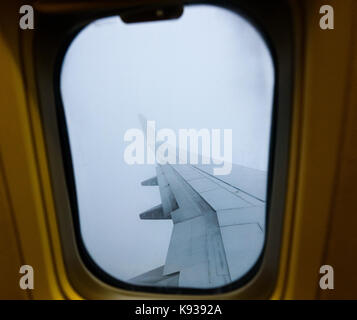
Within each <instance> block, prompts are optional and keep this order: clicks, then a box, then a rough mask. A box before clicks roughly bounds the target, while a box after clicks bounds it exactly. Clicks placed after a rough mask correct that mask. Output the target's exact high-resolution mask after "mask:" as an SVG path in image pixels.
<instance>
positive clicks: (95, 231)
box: [61, 5, 274, 280]
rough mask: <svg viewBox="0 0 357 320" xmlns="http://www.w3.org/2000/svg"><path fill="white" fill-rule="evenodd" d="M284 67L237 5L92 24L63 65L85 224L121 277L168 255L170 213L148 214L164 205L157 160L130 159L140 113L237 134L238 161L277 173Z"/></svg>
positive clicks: (102, 259) (102, 257)
mask: <svg viewBox="0 0 357 320" xmlns="http://www.w3.org/2000/svg"><path fill="white" fill-rule="evenodd" d="M273 86H274V70H273V63H272V58H271V56H270V53H269V50H268V49H267V46H266V44H265V43H264V41H263V39H262V37H261V36H260V34H259V33H258V32H257V31H256V30H255V29H254V28H253V27H252V25H250V23H249V22H247V21H246V20H245V19H243V18H241V17H240V16H238V15H237V14H235V13H232V12H230V11H228V10H226V9H222V8H218V7H211V6H203V5H199V6H190V7H186V8H185V11H184V14H183V16H182V17H181V18H180V19H178V20H172V21H163V22H162V21H161V22H151V23H139V24H128V25H126V24H124V23H123V22H122V21H121V20H120V19H119V18H118V17H111V18H106V19H101V20H99V21H97V22H95V23H92V24H91V25H89V26H88V27H86V28H85V29H84V30H83V31H82V32H81V33H80V34H79V35H78V36H77V37H76V38H75V39H74V41H73V43H72V44H71V46H70V48H69V50H68V52H67V54H66V56H65V60H64V63H63V67H62V73H61V92H62V97H63V102H64V107H65V114H66V119H67V125H68V130H69V136H70V144H71V150H72V158H73V163H74V169H75V170H74V171H75V180H76V188H77V195H78V202H79V214H80V222H81V232H82V234H83V238H84V242H85V245H86V247H87V249H88V251H89V253H90V254H91V256H92V257H93V259H94V260H95V261H96V262H97V264H98V265H99V266H100V267H102V268H103V269H104V270H105V271H107V272H108V273H110V274H111V275H113V276H115V277H117V278H119V279H121V280H126V279H130V278H132V277H134V276H137V275H139V274H141V273H144V272H146V271H149V270H151V269H153V268H156V267H158V266H161V265H163V264H164V263H165V257H166V252H167V248H168V245H169V241H170V235H171V230H172V222H171V220H167V221H165V220H164V221H160V220H151V221H150V220H140V219H139V214H140V213H141V212H143V211H145V210H147V209H149V208H151V207H153V206H155V205H157V204H159V203H160V202H161V201H160V195H159V190H158V187H143V186H141V184H140V183H141V181H143V180H145V179H147V178H150V177H152V176H154V175H155V165H133V166H129V165H127V164H126V163H125V162H124V158H123V154H124V149H125V147H126V146H127V145H128V143H127V142H124V139H123V138H124V134H125V131H126V130H127V129H131V128H141V126H140V122H139V120H138V114H143V115H145V116H146V118H147V119H148V120H155V121H156V123H157V127H158V129H159V128H171V129H174V130H178V129H179V128H196V129H201V128H208V129H211V128H215V129H232V130H233V163H237V164H241V165H244V166H248V167H251V168H256V169H260V170H266V168H267V161H268V160H267V159H268V142H269V133H270V121H271V109H272V99H273Z"/></svg>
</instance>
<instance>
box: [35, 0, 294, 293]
mask: <svg viewBox="0 0 357 320" xmlns="http://www.w3.org/2000/svg"><path fill="white" fill-rule="evenodd" d="M74 3H75V0H74V1H73V3H72V5H71V3H68V2H67V3H65V4H63V5H62V6H61V5H60V4H58V3H56V4H45V3H41V2H40V3H39V4H38V5H37V7H35V9H36V14H37V17H36V19H37V20H36V21H37V26H36V29H35V35H34V41H35V42H34V56H35V61H34V62H35V63H34V65H35V71H36V75H37V88H38V97H39V107H40V113H41V118H42V123H43V128H44V136H45V141H46V147H47V156H48V161H49V169H50V175H51V182H52V190H53V196H54V200H55V209H56V213H57V220H58V226H59V233H60V238H61V245H62V251H63V257H64V262H65V267H66V272H67V275H68V277H69V280H70V282H71V284H72V285H73V287H74V288H75V289H76V290H78V292H79V293H80V294H82V295H83V296H85V297H88V298H95V299H103V298H105V299H115V298H118V297H120V296H122V295H123V293H124V294H126V295H129V296H133V294H137V292H140V293H151V294H157V295H159V294H173V295H175V296H176V295H177V294H181V295H195V296H196V295H201V296H203V295H204V296H206V295H209V296H208V297H213V295H219V294H224V293H232V294H234V297H236V298H245V299H246V298H267V297H269V295H270V294H271V292H272V290H273V289H274V287H275V282H276V278H277V273H278V265H279V255H280V249H281V234H282V224H283V214H284V208H285V195H286V186H287V172H288V161H289V144H290V143H289V142H290V129H291V114H292V88H293V40H292V39H293V37H292V34H293V33H292V19H291V10H290V6H289V4H288V1H286V0H277V1H274V3H272V2H269V3H268V1H264V0H263V1H261V0H230V1H225V2H224V5H222V4H220V3H219V1H218V0H217V1H195V0H193V1H177V0H161V1H151V0H147V1H145V2H143V1H140V0H132V1H130V2H128V1H120V0H119V1H116V2H113V1H110V0H105V1H97V2H93V5H91V6H86V5H85V4H80V2H77V3H76V6H74V5H73V4H74ZM172 4H174V5H194V4H207V5H215V6H218V7H224V8H227V9H230V10H231V11H233V12H236V13H238V14H239V15H240V16H243V17H245V18H246V19H247V20H248V21H249V22H250V23H252V25H253V26H255V27H256V29H257V30H258V31H259V32H260V33H261V35H262V36H263V38H264V40H265V41H266V43H267V45H268V47H269V49H270V52H271V54H272V58H273V62H274V69H275V88H274V102H273V108H272V109H273V114H272V126H271V134H270V148H269V169H268V191H267V202H266V221H267V223H266V232H265V243H264V249H263V252H262V254H261V255H260V258H259V259H258V261H257V262H256V264H255V265H254V266H253V268H252V269H251V270H250V271H249V272H248V274H246V275H245V276H244V277H242V278H240V279H238V280H236V281H233V282H231V283H230V284H227V285H225V286H223V287H219V288H208V289H198V288H172V287H157V286H146V285H134V284H130V283H126V282H123V281H120V280H119V279H116V278H114V277H112V276H111V275H109V274H107V273H106V272H105V271H104V270H102V269H101V268H100V267H99V266H98V265H97V264H96V263H95V262H94V261H93V259H92V258H91V256H90V255H89V253H88V252H87V250H86V248H85V245H84V242H83V239H82V236H81V232H80V228H79V224H80V221H79V214H78V204H77V197H76V186H75V181H74V172H73V165H72V159H71V150H70V145H69V138H68V132H67V128H66V122H65V114H64V107H63V104H62V97H61V92H60V71H61V66H62V62H63V58H64V56H65V53H66V51H67V49H68V47H69V45H70V44H71V42H72V40H73V39H74V38H75V36H76V35H77V34H78V33H79V32H80V31H81V30H82V29H83V28H84V27H85V26H87V25H88V24H89V23H91V22H93V21H95V20H97V19H99V18H104V17H106V16H112V15H118V14H120V13H123V12H125V11H126V10H131V9H133V8H136V7H138V6H155V7H156V6H159V7H161V6H164V5H172ZM55 7H56V10H52V9H53V8H55ZM270 212H274V214H270ZM123 289H124V290H125V291H123ZM175 296H174V297H175ZM165 297H168V296H165ZM176 297H177V296H176Z"/></svg>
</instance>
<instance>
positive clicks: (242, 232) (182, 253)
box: [130, 164, 266, 288]
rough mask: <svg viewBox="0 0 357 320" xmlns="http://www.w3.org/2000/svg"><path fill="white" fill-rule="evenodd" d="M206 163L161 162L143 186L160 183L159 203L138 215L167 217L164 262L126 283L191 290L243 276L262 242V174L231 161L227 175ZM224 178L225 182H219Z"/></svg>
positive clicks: (263, 201) (263, 174)
mask: <svg viewBox="0 0 357 320" xmlns="http://www.w3.org/2000/svg"><path fill="white" fill-rule="evenodd" d="M210 169H211V168H210V167H209V166H205V165H200V166H198V165H197V166H194V165H189V164H187V165H186V164H185V165H182V164H176V165H171V164H165V165H158V166H157V167H156V177H153V178H151V179H148V180H146V181H143V182H142V185H143V186H159V190H160V196H161V201H162V204H161V205H159V206H156V207H154V208H152V209H150V210H147V211H145V212H143V213H142V214H140V218H141V219H144V220H145V219H171V220H172V222H173V231H172V235H171V240H170V244H169V248H168V252H167V256H166V262H165V264H164V265H163V266H161V267H158V268H156V269H154V270H151V271H149V272H147V273H144V274H142V275H140V276H138V277H135V278H133V279H131V280H130V281H131V282H133V283H136V284H149V285H163V286H165V285H166V286H178V287H190V288H195V287H197V288H210V287H218V286H222V285H225V284H228V283H230V282H231V281H234V280H237V279H238V278H241V277H242V276H243V275H244V274H245V273H247V272H248V271H249V270H250V269H251V267H252V266H253V265H254V263H255V262H256V260H257V259H258V257H259V255H260V253H261V250H262V248H263V244H264V230H265V202H266V200H265V188H266V173H265V172H263V171H259V170H254V169H249V168H246V167H243V166H238V165H233V167H232V173H231V175H229V176H214V175H212V174H210ZM223 179H224V180H223Z"/></svg>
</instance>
